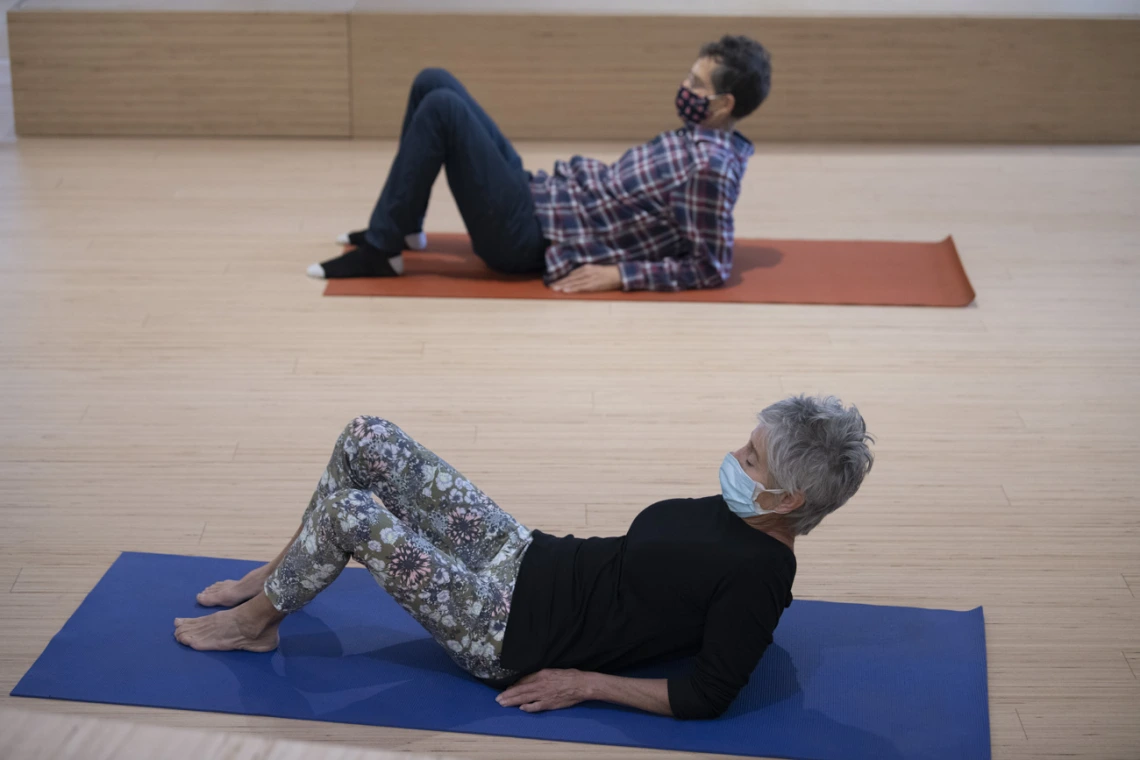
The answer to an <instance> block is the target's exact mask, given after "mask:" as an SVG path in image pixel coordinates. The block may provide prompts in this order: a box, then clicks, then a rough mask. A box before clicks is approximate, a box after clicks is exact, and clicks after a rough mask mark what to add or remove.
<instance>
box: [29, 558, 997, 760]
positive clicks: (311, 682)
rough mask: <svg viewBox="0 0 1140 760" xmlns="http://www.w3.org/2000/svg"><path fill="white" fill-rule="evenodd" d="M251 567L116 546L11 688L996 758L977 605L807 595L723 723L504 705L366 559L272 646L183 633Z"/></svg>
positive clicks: (858, 759) (330, 715)
mask: <svg viewBox="0 0 1140 760" xmlns="http://www.w3.org/2000/svg"><path fill="white" fill-rule="evenodd" d="M258 564H259V563H256V562H246V561H242V560H233V559H212V558H208V557H181V556H172V555H165V554H137V553H125V554H122V555H121V556H120V557H119V559H118V560H116V561H115V564H114V565H112V566H111V568H110V570H108V571H107V574H106V575H104V576H103V579H102V580H101V581H99V584H98V585H97V586H96V587H95V589H94V590H93V591H92V592H91V593H90V594H89V595H88V596H87V598H86V599H85V600H84V601H83V604H81V605H80V606H79V609H78V610H76V612H75V614H74V615H72V616H71V619H70V620H68V621H67V623H66V625H64V627H63V630H61V631H60V632H59V633H58V634H57V635H56V636H55V638H53V639H52V640H51V643H50V644H48V646H47V649H45V650H44V653H43V654H42V655H40V657H39V659H38V660H36V662H35V664H34V665H32V668H31V669H30V670H29V671H28V672H27V674H25V676H24V677H23V679H21V680H20V683H19V684H17V685H16V688H15V689H13V691H12V694H13V695H14V696H22V697H49V698H53V699H71V700H79V701H84V702H109V703H112V704H123V705H145V706H150V707H171V708H176V709H182V710H208V711H213V712H227V713H241V714H246V715H271V716H275V717H279V718H300V719H304V720H320V721H333V722H338V723H358V724H364V725H372V726H399V727H402V728H418V729H427V730H434V731H458V732H463V733H472V734H493V735H497V736H518V737H526V738H531V739H554V740H558V741H570V742H589V743H595V744H617V745H624V746H631V747H648V748H653V749H669V750H683V751H692V752H720V753H726V754H735V755H751V756H765V755H767V756H775V757H786V758H798V759H800V760H862V759H864V758H865V759H866V760H892V759H893V758H907V759H909V758H923V760H939V758H946V759H947V760H962V759H963V758H989V757H990V731H989V705H988V701H987V697H986V648H985V633H984V627H983V623H982V610H981V608H978V609H974V610H971V611H969V612H950V611H947V610H925V609H914V608H908V607H875V606H870V605H862V604H834V603H829V602H813V601H804V600H798V601H796V602H794V603H793V604H792V606H791V607H790V608H789V609H788V610H786V611H785V612H784V616H783V619H782V620H781V621H780V627H779V628H778V629H777V631H776V640H775V643H774V644H773V645H772V646H771V647H770V648H769V649H768V652H767V653H766V654H765V655H764V658H763V659H762V660H761V662H760V664H759V666H757V668H756V672H755V673H753V674H752V681H751V683H750V684H749V685H748V687H747V688H746V689H745V690H744V691H743V692H742V693H741V694H740V696H739V697H738V698H737V699H736V701H735V702H734V703H733V705H732V707H730V708H729V710H728V712H727V713H725V714H724V715H723V716H722V717H720V718H718V719H716V720H711V721H679V720H675V719H673V718H663V717H660V716H655V715H650V714H647V713H641V712H638V711H635V710H627V709H624V708H621V707H616V706H612V705H606V704H601V703H589V704H583V705H579V706H577V707H573V708H570V709H568V710H559V711H554V712H547V713H538V714H534V715H530V714H527V713H524V712H522V711H521V710H519V709H518V708H507V707H500V706H499V705H498V704H497V703H496V702H495V699H494V698H495V695H496V692H495V690H493V689H491V688H490V687H488V686H485V685H483V684H482V683H480V682H479V681H477V680H475V679H474V678H472V677H470V676H468V675H467V674H466V673H464V672H463V671H461V670H460V669H459V668H458V667H456V666H455V665H454V664H452V662H451V660H450V659H449V658H448V657H447V655H446V654H445V653H444V651H443V650H442V649H441V648H440V647H439V646H438V645H436V644H435V642H433V641H432V640H431V639H430V638H429V637H428V635H427V633H426V632H425V631H424V630H423V628H421V627H420V626H419V624H417V623H416V622H415V621H414V620H412V618H411V617H410V616H409V615H408V614H407V613H405V612H404V611H403V610H402V609H401V608H400V607H399V606H398V605H397V604H396V603H395V602H393V601H392V600H391V598H390V597H389V596H388V595H387V594H386V593H384V591H383V590H382V589H380V588H379V587H378V586H377V585H376V583H375V581H373V579H372V578H371V576H369V575H368V573H367V572H366V571H365V570H363V569H348V570H346V571H345V572H344V573H343V574H342V575H341V577H340V578H339V579H337V581H336V582H335V583H334V584H333V585H332V586H331V587H329V589H328V590H327V591H325V593H323V594H321V595H320V596H319V597H317V599H316V600H315V601H314V602H313V603H312V604H310V605H309V606H308V607H306V608H305V609H304V610H302V611H301V612H298V613H296V614H294V615H291V616H290V617H288V618H287V619H286V620H285V622H284V623H282V625H281V645H280V647H279V648H278V650H277V651H276V652H271V653H267V654H254V653H251V652H195V651H193V650H190V649H187V648H185V647H183V646H181V645H180V644H178V643H177V642H176V641H175V640H174V636H173V627H174V626H173V622H172V621H173V619H174V618H175V617H194V616H198V615H203V614H206V613H207V612H208V610H206V609H204V608H202V607H199V606H197V604H196V603H195V601H194V595H195V594H196V593H197V592H198V591H199V590H201V589H202V588H204V587H205V586H207V585H209V584H210V583H212V582H214V581H216V580H219V579H222V578H240V577H241V576H242V575H244V574H245V573H246V572H248V571H249V570H250V569H252V568H254V567H256V566H257V565H258ZM685 667H686V663H684V662H676V663H670V664H668V665H666V666H662V667H655V668H647V669H642V670H639V671H637V672H636V673H629V674H628V675H641V676H654V677H662V676H667V675H669V674H671V673H676V672H683V671H684V668H685Z"/></svg>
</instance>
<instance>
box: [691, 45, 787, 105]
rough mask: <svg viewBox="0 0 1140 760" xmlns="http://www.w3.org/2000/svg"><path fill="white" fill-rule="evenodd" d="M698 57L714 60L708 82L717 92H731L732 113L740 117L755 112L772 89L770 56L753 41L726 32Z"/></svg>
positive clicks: (702, 50)
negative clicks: (715, 65) (733, 103)
mask: <svg viewBox="0 0 1140 760" xmlns="http://www.w3.org/2000/svg"><path fill="white" fill-rule="evenodd" d="M701 58H712V59H713V60H714V61H716V62H717V64H718V65H717V67H716V70H715V71H713V75H712V85H713V88H714V89H715V90H716V94H717V95H724V94H725V93H732V97H733V99H734V100H735V101H736V105H735V106H733V108H732V115H733V116H734V117H735V118H737V119H740V118H743V117H745V116H747V115H748V114H750V113H752V112H753V111H755V110H756V109H757V108H758V107H759V106H760V104H761V103H763V102H764V99H765V98H767V97H768V90H770V89H771V88H772V57H771V56H770V55H769V54H768V51H767V50H765V49H764V46H763V45H761V44H760V43H759V42H757V41H756V40H754V39H752V38H751V37H745V36H743V35H732V34H726V35H724V36H723V37H721V38H720V39H719V40H717V41H716V42H709V43H708V44H706V45H704V46H703V47H702V48H701Z"/></svg>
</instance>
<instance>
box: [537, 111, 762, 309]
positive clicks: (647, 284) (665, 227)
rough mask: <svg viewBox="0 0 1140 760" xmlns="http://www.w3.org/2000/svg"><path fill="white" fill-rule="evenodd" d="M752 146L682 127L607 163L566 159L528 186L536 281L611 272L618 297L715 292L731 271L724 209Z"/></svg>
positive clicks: (728, 209) (736, 137) (737, 137)
mask: <svg viewBox="0 0 1140 760" xmlns="http://www.w3.org/2000/svg"><path fill="white" fill-rule="evenodd" d="M752 150H753V149H752V143H750V142H749V141H748V139H747V138H745V137H744V136H743V135H741V134H740V133H739V132H731V133H729V132H724V131H721V130H714V129H705V128H702V127H699V126H697V127H693V126H686V127H682V128H681V129H678V130H676V131H672V132H664V133H662V134H660V135H658V136H657V137H655V138H654V139H652V140H650V141H649V142H647V143H645V144H644V145H639V146H638V147H636V148H633V149H631V150H629V151H626V153H625V155H623V156H622V157H621V158H620V159H618V161H617V162H616V163H614V164H613V165H606V164H604V163H602V162H601V161H597V160H595V159H592V158H583V157H582V156H574V157H573V158H572V159H570V161H569V162H566V161H558V162H556V163H555V164H554V173H553V174H547V173H546V172H543V171H540V172H538V173H536V174H534V175H533V176H532V177H531V183H530V189H531V194H532V195H533V196H534V201H535V210H536V213H537V215H538V219H539V223H540V224H541V225H542V231H543V234H544V235H545V236H546V239H547V240H548V241H550V245H549V247H548V248H547V249H546V278H545V279H546V282H547V284H549V283H552V282H554V281H556V280H560V279H562V278H563V277H565V276H566V275H568V274H569V273H570V272H571V271H573V270H574V269H576V268H577V267H580V266H582V265H583V264H603V265H604V264H609V265H614V264H616V265H617V266H618V267H619V268H620V271H621V282H622V289H623V290H674V291H675V290H687V289H690V288H715V287H717V286H719V285H722V284H724V282H725V281H726V280H727V279H728V276H729V274H730V273H731V272H732V234H733V229H732V208H733V206H734V205H736V198H737V196H738V195H739V194H740V179H741V177H742V176H743V175H744V169H745V166H746V165H747V163H748V158H749V156H751V155H752Z"/></svg>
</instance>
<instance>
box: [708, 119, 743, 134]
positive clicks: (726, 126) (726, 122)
mask: <svg viewBox="0 0 1140 760" xmlns="http://www.w3.org/2000/svg"><path fill="white" fill-rule="evenodd" d="M700 126H702V127H704V128H705V129H719V130H721V131H722V132H735V131H736V119H713V120H706V121H703V122H701V124H700Z"/></svg>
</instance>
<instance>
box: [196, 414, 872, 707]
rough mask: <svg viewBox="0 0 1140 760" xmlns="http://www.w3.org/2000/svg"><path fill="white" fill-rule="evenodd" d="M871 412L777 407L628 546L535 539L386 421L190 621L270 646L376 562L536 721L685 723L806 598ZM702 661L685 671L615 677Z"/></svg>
mask: <svg viewBox="0 0 1140 760" xmlns="http://www.w3.org/2000/svg"><path fill="white" fill-rule="evenodd" d="M871 441H872V439H871V437H870V436H869V435H868V434H867V428H866V425H865V424H864V422H863V418H862V416H860V414H859V412H858V410H857V409H856V408H855V407H853V406H851V407H845V406H844V405H843V404H842V403H841V402H840V401H839V400H838V399H836V398H834V397H826V398H817V397H808V396H795V397H792V398H788V399H784V400H783V401H779V402H777V403H775V404H772V405H771V406H769V407H767V408H766V409H764V411H762V412H761V413H760V415H759V424H758V425H757V426H756V428H755V429H754V430H753V431H752V433H751V435H750V436H749V438H748V442H747V443H746V444H745V445H744V446H742V447H740V448H739V449H737V450H736V451H734V452H730V453H729V454H727V455H726V456H725V458H724V462H723V464H722V465H721V468H720V485H721V493H720V494H718V495H716V496H709V497H706V498H703V499H670V500H667V501H662V502H658V503H657V504H653V505H652V506H650V507H647V508H646V509H645V510H643V511H642V512H641V514H639V515H638V516H637V517H636V518H635V519H634V520H633V523H632V524H631V525H630V528H629V531H628V532H627V533H626V535H624V536H620V537H615V538H575V537H574V536H564V537H557V536H552V535H548V534H546V533H543V532H542V531H538V530H534V531H532V530H529V529H527V528H525V527H524V526H522V525H521V524H519V522H518V521H516V520H515V519H514V518H512V517H511V516H510V515H508V514H507V513H506V512H504V511H503V510H502V509H500V508H499V507H498V506H496V505H495V503H494V502H493V501H491V499H489V498H488V497H487V496H486V495H484V494H483V493H482V492H481V491H480V490H479V489H477V488H476V487H475V486H474V485H473V484H472V483H471V482H470V481H468V480H467V479H465V478H464V477H463V476H462V475H460V474H459V472H457V471H456V470H455V469H454V468H452V467H451V466H450V465H448V464H447V463H446V462H444V461H443V460H442V459H440V458H439V457H437V456H436V455H435V454H433V453H431V452H430V451H428V450H427V449H425V448H423V447H422V446H420V445H419V444H417V443H416V442H415V441H413V440H412V439H411V438H409V437H408V436H407V435H406V434H405V433H404V432H403V431H402V430H400V429H399V428H398V427H396V426H395V425H393V424H392V423H390V422H387V421H386V420H381V419H378V418H375V417H358V418H357V419H355V420H353V421H352V422H351V423H349V425H348V427H347V428H346V429H345V430H344V433H343V434H342V435H341V436H340V438H339V439H338V441H337V444H336V447H335V448H334V450H333V455H332V459H331V460H330V462H329V466H328V468H327V469H326V470H325V472H324V474H323V475H322V476H321V479H320V482H319V483H318V485H317V489H316V493H314V494H313V498H312V500H311V501H310V503H309V506H308V509H306V510H305V514H304V516H303V518H302V520H301V526H300V528H298V530H297V533H296V535H295V536H294V537H293V540H292V541H291V543H290V544H289V545H288V546H286V547H285V549H284V550H283V551H282V552H281V554H280V555H279V556H278V557H277V558H276V559H275V560H273V561H272V562H270V563H269V564H267V565H265V566H263V567H261V568H259V569H257V570H254V571H253V572H251V573H250V574H249V575H247V576H246V577H245V578H242V579H241V580H234V581H221V582H219V583H215V584H214V585H213V586H211V587H209V588H207V589H206V590H205V591H203V592H202V593H201V594H199V595H198V601H199V602H200V603H201V604H203V605H205V606H225V607H231V606H232V607H234V608H233V609H230V610H223V611H221V612H217V613H215V614H213V615H208V616H206V617H200V618H179V619H176V620H175V621H174V624H175V634H174V635H175V637H176V638H177V639H178V641H180V642H182V643H183V644H185V645H187V646H190V647H193V648H194V649H201V650H227V649H246V650H252V651H262V652H263V651H269V650H271V649H273V648H275V647H276V646H277V640H278V635H277V629H278V626H279V625H280V623H281V620H282V619H284V618H285V616H286V615H288V614H289V613H291V612H296V611H297V610H299V609H301V608H302V607H303V606H304V605H305V604H307V603H308V602H310V601H312V599H313V598H314V597H315V596H316V595H317V594H319V593H320V592H321V591H322V590H323V589H325V588H326V587H328V585H329V584H330V583H332V582H333V580H335V579H336V577H337V575H338V574H339V573H340V572H341V570H343V569H344V567H345V565H346V564H347V563H348V561H349V560H350V559H356V560H357V561H359V562H360V563H361V564H363V565H364V566H365V567H367V568H368V569H369V570H370V571H371V573H372V574H373V576H374V577H375V578H376V580H377V582H378V583H379V584H380V585H381V586H382V587H383V588H384V589H385V590H386V591H387V592H388V593H389V594H391V595H392V596H393V597H394V598H395V599H396V601H398V602H399V603H400V604H401V605H402V606H403V607H404V609H406V610H407V611H408V612H409V613H410V614H411V615H412V616H413V617H414V618H415V619H416V620H417V621H418V622H419V623H420V624H421V625H423V627H424V628H426V629H427V631H428V632H429V633H430V634H431V635H432V637H434V638H435V640H436V641H437V642H438V643H439V644H440V645H441V646H442V647H443V648H444V649H445V650H446V651H447V652H448V654H449V655H451V657H452V659H453V660H454V661H455V662H456V664H457V665H458V666H459V667H461V668H463V669H464V670H465V671H467V672H468V673H470V674H471V675H473V676H475V677H476V678H480V679H482V680H484V681H486V682H488V683H490V684H492V685H494V686H496V687H498V688H505V691H502V692H501V693H500V694H499V695H498V697H497V700H498V702H499V703H500V704H502V705H504V706H507V707H519V708H521V709H523V710H525V711H527V712H539V711H542V710H555V709H559V708H563V707H569V706H571V705H574V704H577V703H579V702H583V701H587V700H600V701H605V702H613V703H616V704H621V705H627V706H630V707H635V708H639V709H642V710H647V711H650V712H654V713H659V714H661V715H671V716H674V717H677V718H684V719H691V718H713V717H716V716H718V715H720V714H721V713H722V712H724V710H725V709H726V708H727V707H728V706H729V704H731V703H732V701H733V699H735V697H736V695H737V693H738V692H739V691H740V689H741V688H742V687H743V686H744V685H745V684H746V683H748V679H749V676H750V675H751V673H752V671H753V669H754V668H755V667H756V664H757V662H759V660H760V657H761V655H763V654H764V650H765V649H766V648H767V647H768V645H769V644H770V643H771V642H772V634H773V632H774V631H775V629H776V625H777V623H778V622H779V620H780V615H781V614H782V612H783V610H784V609H785V608H786V607H787V606H788V605H790V604H791V602H792V581H793V579H794V577H795V573H796V559H795V554H794V553H793V548H794V546H795V541H796V538H797V537H798V536H802V535H805V534H807V533H809V532H810V531H811V530H812V529H813V528H815V527H816V526H817V525H819V523H820V521H821V520H823V518H824V517H826V516H827V515H829V514H831V513H832V512H834V511H835V510H836V509H838V508H839V507H841V506H843V504H845V503H846V502H847V500H848V499H850V498H851V497H852V496H853V495H854V494H855V492H856V491H857V490H858V489H859V486H860V484H861V483H862V482H863V478H864V477H865V476H866V474H867V473H868V472H869V471H870V469H871V464H872V461H873V457H872V454H871V450H870V448H869V446H868V444H869V442H871ZM683 655H696V657H695V659H694V661H693V664H692V667H691V668H690V670H689V672H688V673H687V674H685V675H684V676H680V677H676V678H668V679H651V678H629V677H622V676H617V675H613V673H615V672H620V671H622V670H624V669H626V668H630V667H633V666H637V665H642V664H647V663H650V662H655V661H660V660H663V659H667V658H674V657H678V656H683Z"/></svg>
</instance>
